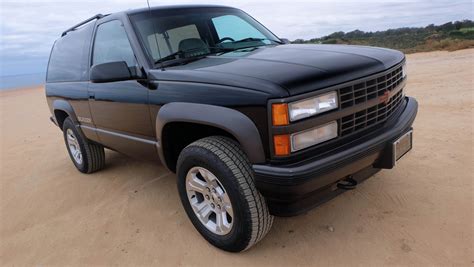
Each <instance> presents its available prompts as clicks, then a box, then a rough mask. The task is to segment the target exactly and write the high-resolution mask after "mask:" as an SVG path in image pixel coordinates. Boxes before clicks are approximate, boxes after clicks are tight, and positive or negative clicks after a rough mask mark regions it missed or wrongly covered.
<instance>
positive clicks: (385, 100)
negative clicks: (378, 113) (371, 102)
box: [379, 90, 390, 105]
mask: <svg viewBox="0 0 474 267" xmlns="http://www.w3.org/2000/svg"><path fill="white" fill-rule="evenodd" d="M379 99H380V102H382V103H384V104H385V105H387V104H388V101H390V91H388V90H387V91H385V93H383V95H381V96H380V97H379Z"/></svg>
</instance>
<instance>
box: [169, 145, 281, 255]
mask: <svg viewBox="0 0 474 267" xmlns="http://www.w3.org/2000/svg"><path fill="white" fill-rule="evenodd" d="M177 166H178V168H177V169H178V191H179V195H180V198H181V202H182V203H183V206H184V209H185V211H186V213H187V215H188V217H189V219H190V220H191V222H192V223H193V225H194V227H195V228H196V229H197V230H198V231H199V233H200V234H201V235H202V236H203V237H204V238H205V239H206V240H207V241H209V242H210V243H211V244H212V245H214V246H216V247H218V248H220V249H223V250H226V251H231V252H239V251H242V250H246V249H248V248H250V247H251V246H253V245H254V244H256V243H257V242H258V241H260V240H261V239H262V238H263V237H264V236H265V235H266V234H267V233H268V231H269V230H270V228H271V225H272V223H273V216H271V215H270V214H269V212H268V207H267V205H266V203H265V199H264V198H263V197H262V195H261V194H260V193H259V192H258V191H257V189H256V187H255V184H254V179H253V172H252V169H251V166H250V162H249V161H248V159H247V157H246V155H245V153H244V152H243V151H242V150H241V149H240V147H239V145H238V144H237V143H236V142H234V141H233V140H231V139H228V138H225V137H207V138H203V139H201V140H198V141H196V142H194V143H192V144H190V145H189V146H187V147H186V148H184V149H183V151H182V152H181V154H180V155H179V159H178V165H177Z"/></svg>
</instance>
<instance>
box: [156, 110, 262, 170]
mask: <svg viewBox="0 0 474 267" xmlns="http://www.w3.org/2000/svg"><path fill="white" fill-rule="evenodd" d="M170 122H190V123H196V124H203V125H208V126H213V127H216V128H219V129H222V130H224V131H226V132H228V133H229V134H231V135H232V136H234V137H235V139H237V141H238V142H239V143H240V145H241V146H242V149H243V150H244V152H245V153H246V154H247V156H248V158H249V160H250V162H251V163H253V164H256V163H263V162H265V153H264V150H263V146H262V140H261V138H260V134H259V132H258V130H257V127H256V126H255V124H254V123H253V121H252V120H250V119H249V118H248V117H247V116H246V115H244V114H242V113H241V112H239V111H236V110H233V109H230V108H226V107H220V106H213V105H205V104H195V103H184V102H173V103H168V104H166V105H164V106H162V107H161V108H160V111H159V112H158V116H157V118H156V136H157V141H158V142H157V146H158V154H159V156H160V160H161V161H162V162H163V163H164V162H166V161H165V158H164V153H163V146H162V144H161V138H162V131H163V128H164V126H165V125H166V124H167V123H170Z"/></svg>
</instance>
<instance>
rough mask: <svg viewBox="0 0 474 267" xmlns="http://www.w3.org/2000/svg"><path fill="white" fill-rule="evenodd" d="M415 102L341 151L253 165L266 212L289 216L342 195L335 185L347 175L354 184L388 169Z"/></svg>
mask: <svg viewBox="0 0 474 267" xmlns="http://www.w3.org/2000/svg"><path fill="white" fill-rule="evenodd" d="M417 111H418V103H417V102H416V100H415V99H414V98H410V97H407V98H406V99H405V105H404V107H403V110H402V111H401V113H400V115H399V116H397V117H396V118H394V119H392V120H389V121H387V122H386V123H385V124H384V126H383V127H381V128H379V129H377V130H375V131H373V132H372V133H370V134H368V135H367V136H365V137H363V138H360V139H359V140H357V141H356V142H355V143H353V144H351V146H350V147H348V148H347V149H345V150H342V151H339V152H337V153H335V154H332V155H329V156H327V157H324V158H319V159H315V160H314V161H310V162H309V163H305V164H302V165H296V166H294V165H292V166H272V165H253V169H254V172H255V182H256V185H257V188H258V189H259V191H260V192H261V193H262V195H263V196H264V197H265V198H266V200H267V203H268V205H269V208H270V212H271V213H272V214H274V215H277V216H292V215H296V214H299V213H302V212H305V211H307V210H309V209H311V208H313V207H315V206H317V205H319V204H321V203H323V202H325V201H327V200H329V199H331V198H332V197H334V196H336V195H338V194H340V193H342V192H343V191H344V190H342V189H338V188H337V186H336V184H337V183H338V182H339V181H340V180H343V179H345V178H347V177H348V176H353V179H355V180H357V181H358V182H362V181H363V180H365V179H367V178H369V177H371V176H372V175H373V174H375V173H376V172H378V171H379V170H380V169H382V168H385V169H391V168H392V167H393V164H392V162H391V160H387V159H391V158H392V154H391V153H392V152H391V148H392V146H391V144H392V142H393V141H395V140H396V139H397V138H398V137H400V136H401V135H403V134H404V133H405V132H407V131H409V130H410V129H411V126H412V124H413V121H414V120H415V117H416V114H417Z"/></svg>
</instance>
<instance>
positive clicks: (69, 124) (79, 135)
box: [63, 118, 89, 173]
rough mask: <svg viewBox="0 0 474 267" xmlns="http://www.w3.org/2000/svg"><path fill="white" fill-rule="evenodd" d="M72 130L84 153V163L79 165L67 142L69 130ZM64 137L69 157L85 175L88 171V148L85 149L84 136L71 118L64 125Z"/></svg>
mask: <svg viewBox="0 0 474 267" xmlns="http://www.w3.org/2000/svg"><path fill="white" fill-rule="evenodd" d="M68 129H71V131H72V132H73V133H74V135H75V137H76V139H77V142H78V143H79V148H80V149H81V153H82V163H81V164H79V163H77V162H76V160H74V157H73V156H72V153H71V151H70V149H69V145H68V141H67V130H68ZM63 137H64V143H65V144H66V149H67V152H68V154H69V157H70V158H71V161H72V163H73V164H74V166H76V168H77V169H78V170H79V171H80V172H83V173H86V172H87V170H88V160H89V158H88V155H87V153H86V148H85V143H84V138H83V136H82V133H81V132H80V131H79V130H78V129H77V127H76V126H75V125H74V123H73V122H72V120H71V119H70V118H66V120H64V123H63Z"/></svg>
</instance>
